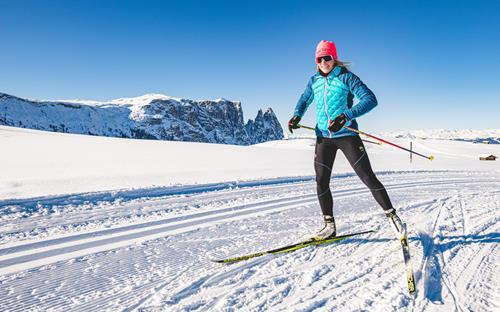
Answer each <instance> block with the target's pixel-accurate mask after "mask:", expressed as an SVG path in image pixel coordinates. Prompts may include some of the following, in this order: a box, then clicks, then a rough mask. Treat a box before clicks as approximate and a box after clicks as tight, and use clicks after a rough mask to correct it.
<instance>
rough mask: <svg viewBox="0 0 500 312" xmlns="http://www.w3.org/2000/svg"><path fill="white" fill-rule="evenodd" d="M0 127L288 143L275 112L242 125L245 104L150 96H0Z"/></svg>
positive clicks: (269, 109) (243, 143)
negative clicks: (100, 98) (104, 98)
mask: <svg viewBox="0 0 500 312" xmlns="http://www.w3.org/2000/svg"><path fill="white" fill-rule="evenodd" d="M0 125H8V126H15V127H22V128H31V129H39V130H49V131H56V132H65V133H76V134H91V135H98V136H111V137H122V138H138V139H157V140H170V141H192V142H207V143H224V144H236V145H249V144H255V143H261V142H266V141H269V140H279V139H282V138H283V129H282V128H281V125H280V123H279V122H278V119H277V118H276V115H275V114H274V112H273V110H272V109H271V108H268V109H267V110H266V111H265V112H264V113H263V112H262V111H261V110H259V112H258V114H257V117H256V118H255V120H249V121H248V122H247V124H245V123H244V121H243V110H242V108H241V103H240V102H234V101H228V100H225V99H218V100H215V101H209V100H207V101H195V100H189V99H180V98H173V97H169V96H166V95H162V94H146V95H144V96H140V97H136V98H122V99H116V100H112V101H109V102H96V101H83V100H64V101H38V100H28V99H22V98H18V97H15V96H12V95H8V94H4V93H0Z"/></svg>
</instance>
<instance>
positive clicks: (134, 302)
mask: <svg viewBox="0 0 500 312" xmlns="http://www.w3.org/2000/svg"><path fill="white" fill-rule="evenodd" d="M404 178H406V177H404ZM425 178H426V179H429V177H428V176H426V177H425ZM393 181H394V180H393ZM485 181H488V182H491V180H484V181H481V179H474V180H471V179H467V180H465V179H454V180H449V181H447V180H440V181H438V182H437V183H436V182H429V181H428V182H421V181H415V182H411V183H406V184H405V186H404V187H402V186H401V185H402V184H403V183H400V184H397V185H395V186H391V184H390V183H387V184H386V187H387V188H388V189H389V190H404V189H411V188H415V187H420V186H425V187H429V186H438V185H448V184H449V185H451V184H460V183H464V184H469V185H472V184H475V183H482V182H485ZM334 182H335V181H334ZM301 184H303V185H305V188H308V187H307V184H308V183H301ZM288 187H290V185H289V184H287V185H280V186H277V187H275V188H274V187H273V189H274V190H278V192H279V190H280V189H281V188H288ZM351 187H352V186H351ZM309 188H310V187H309ZM256 192H257V194H258V192H259V188H258V187H257V188H256V189H252V190H248V192H246V193H245V194H256ZM278 192H277V193H278ZM336 192H337V193H335V191H334V197H335V198H336V199H341V198H343V196H345V197H350V196H357V195H360V194H364V193H366V192H368V190H367V189H366V188H364V187H355V188H353V189H342V190H336ZM228 193H230V192H228ZM342 193H344V194H342ZM269 194H270V195H273V194H272V193H269ZM203 195H204V196H205V197H206V198H210V197H211V196H210V195H211V194H203ZM339 195H343V196H339ZM197 196H198V195H197ZM224 196H225V197H224ZM238 196H241V194H240V195H238ZM304 196H312V197H313V198H311V200H310V201H308V202H306V204H307V205H308V204H311V203H313V202H314V203H315V201H316V198H315V194H314V195H304ZM193 197H194V196H193ZM220 197H221V199H222V200H223V201H224V200H225V201H227V202H229V201H231V200H230V199H229V200H228V195H227V194H226V195H223V194H221V195H220ZM236 197H237V196H233V197H231V198H233V199H234V198H236ZM274 198H276V197H274ZM287 198H288V197H287ZM287 198H284V200H283V201H279V200H278V201H277V203H280V204H284V203H285V207H286V202H287V200H286V199H287ZM452 198H453V196H451V197H445V198H444V199H443V198H439V199H438V200H437V201H436V202H437V203H438V204H439V205H440V207H439V211H438V213H437V215H436V217H435V219H434V220H433V222H432V223H433V224H432V236H431V237H432V240H433V241H434V240H435V239H436V229H437V227H438V224H439V220H440V216H441V215H442V213H443V209H445V206H447V203H448V202H449V200H450V199H452ZM457 199H458V202H459V206H460V211H461V215H462V230H463V234H464V235H465V234H466V233H467V232H468V225H467V224H469V223H470V221H468V220H467V221H466V220H465V216H466V215H467V212H466V207H465V202H464V199H463V197H457ZM156 200H157V199H156ZM186 200H189V199H188V198H186ZM172 201H175V198H172ZM200 201H202V200H200ZM215 201H216V200H212V201H211V202H212V203H213V202H215ZM263 202H268V200H265V201H263ZM431 202H432V201H431ZM436 202H435V203H434V204H436ZM427 203H429V201H427ZM140 204H141V203H138V205H140ZM434 204H431V205H429V207H428V208H427V209H428V210H431V208H432V206H433V205H434ZM292 205H293V204H292ZM423 205H426V204H425V203H424V204H423ZM415 206H416V207H419V205H418V204H417V205H415ZM117 209H122V207H120V208H117ZM154 209H156V208H154ZM159 209H161V207H159ZM233 209H234V208H233ZM411 210H412V207H402V208H401V211H405V212H410V211H411ZM278 211H282V210H278ZM96 213H102V212H96ZM238 213H239V211H238V210H237V209H236V210H235V211H234V214H238ZM270 213H271V214H272V213H277V211H266V214H270ZM231 215H233V214H231ZM249 217H250V218H254V217H255V216H249ZM367 217H369V215H367ZM225 219H228V218H223V219H220V220H219V221H224V220H225ZM73 220H74V219H73ZM368 220H370V219H368ZM229 222H234V221H232V220H229ZM372 223H374V224H376V223H377V222H376V221H373V222H372ZM487 225H488V224H487ZM487 225H486V226H487ZM489 225H494V222H493V223H490V224H489ZM483 227H484V226H483ZM380 228H381V226H379V227H378V229H379V230H380ZM466 229H467V230H466ZM76 234H79V233H76ZM375 234H377V235H374V236H375V237H373V238H376V239H380V237H381V236H380V235H381V234H380V233H375ZM175 236H179V235H178V234H175ZM180 236H183V235H180ZM248 237H252V235H248ZM370 237H372V235H370ZM229 238H234V236H231V237H229V236H225V237H224V236H220V237H217V238H214V239H212V240H214V241H215V240H225V239H229ZM162 241H168V240H167V239H161V238H160V239H154V241H153V243H154V242H157V243H158V244H160V243H161V242H162ZM179 242H183V243H187V242H190V241H189V240H184V241H182V240H179V241H176V243H179ZM192 242H194V241H192ZM257 245H258V242H256V243H255V244H254V246H257ZM0 246H1V245H0ZM142 246H145V245H144V243H142V244H140V245H139V246H137V245H132V246H128V247H121V248H119V250H107V251H103V252H99V253H97V254H91V255H87V256H82V257H78V258H77V259H81V260H64V261H58V262H55V263H51V264H47V265H44V266H42V267H38V268H35V269H31V270H30V271H28V272H27V271H23V272H18V273H14V274H18V275H19V278H17V279H18V281H17V283H12V282H11V281H8V275H7V276H6V275H4V276H0V285H3V284H8V285H9V287H10V289H16V288H18V287H21V286H23V285H24V283H25V281H24V278H23V277H25V276H27V275H30V274H41V275H42V276H39V278H38V279H34V280H33V281H32V282H35V284H38V286H37V285H33V284H32V285H31V286H35V287H32V289H35V290H38V291H37V292H36V294H35V295H29V294H28V295H27V296H23V295H21V296H22V297H24V299H22V302H23V305H22V307H19V306H18V307H17V308H16V307H15V305H16V303H18V300H19V299H18V298H17V297H16V296H9V295H8V296H7V300H5V301H3V304H6V306H10V309H12V311H23V310H25V309H26V308H30V307H31V308H33V307H37V306H38V308H40V307H39V305H40V303H43V304H45V305H44V306H45V308H49V309H55V310H57V309H59V308H62V307H63V306H65V304H66V305H67V304H68V303H69V304H70V305H71V306H72V308H71V310H75V311H80V310H88V309H89V308H92V307H94V308H95V307H100V308H106V309H114V308H120V307H121V309H123V308H124V306H128V308H126V309H127V311H129V310H134V309H139V308H141V307H142V306H143V305H147V304H148V302H149V301H150V300H151V299H152V298H153V297H157V296H158V295H160V297H161V296H162V294H164V293H165V291H166V288H167V286H169V284H170V283H169V282H165V279H167V278H170V279H169V281H173V280H176V279H179V277H181V276H183V275H185V273H186V270H187V269H188V268H189V266H186V264H189V263H192V262H191V261H190V259H189V257H187V258H186V260H185V261H182V262H176V261H175V260H174V259H176V257H178V256H179V255H178V254H175V253H173V254H172V255H171V256H164V257H160V258H154V259H151V260H149V258H146V259H145V260H143V262H142V264H141V265H139V268H138V269H137V271H134V272H133V273H132V275H131V273H130V272H129V270H130V268H129V267H125V269H123V270H119V272H121V273H119V274H116V273H117V272H116V271H117V270H116V267H114V266H113V262H114V260H113V257H109V255H113V254H118V252H127V253H129V252H132V251H134V250H135V251H136V252H137V254H138V255H140V254H141V252H140V249H141V248H142ZM340 246H343V247H344V250H343V251H342V252H341V255H339V254H338V253H339V250H340V249H341V248H340ZM346 246H347V247H346ZM369 248H370V247H369V244H362V243H361V241H354V242H352V241H350V242H349V243H348V244H347V242H346V243H343V244H339V245H336V246H328V247H326V246H325V247H320V248H313V249H312V250H309V253H310V254H309V257H308V258H307V261H306V263H311V264H313V265H314V266H317V265H318V264H322V265H327V262H328V260H327V259H328V258H326V257H325V260H323V261H318V260H317V257H318V254H320V253H322V254H324V253H326V252H327V251H328V250H332V249H334V250H335V251H336V252H335V254H336V257H337V258H340V259H344V261H345V260H347V261H349V258H351V257H352V256H353V255H358V254H362V251H367V250H369ZM391 248H392V247H390V245H387V246H384V248H383V251H384V252H382V254H384V257H385V256H387V258H394V257H393V256H392V254H393V253H396V252H397V253H399V251H400V250H399V249H394V250H392V251H390V250H391ZM494 248H495V247H493V251H494V250H495V249H494ZM435 249H436V246H435V243H433V246H432V254H433V253H434V251H435ZM332 253H333V252H332ZM388 254H391V257H388ZM143 256H144V255H143ZM477 257H479V256H477ZM101 258H102V259H101ZM395 258H398V262H399V260H400V259H399V257H395ZM474 258H475V257H474ZM103 259H104V260H103ZM199 259H200V260H201V259H202V258H199ZM278 259H279V260H278ZM414 259H415V257H414ZM427 259H428V257H427ZM427 259H423V262H422V263H421V266H420V267H421V270H422V268H423V267H425V262H426V261H427ZM440 259H441V261H442V264H443V265H444V264H445V259H444V256H443V254H442V253H441V252H440ZM299 260H304V259H303V255H302V254H301V253H294V254H289V255H281V256H275V257H263V258H262V259H259V260H254V261H249V262H246V263H244V264H243V265H241V266H239V267H237V268H235V269H234V270H230V271H229V272H225V273H220V274H217V273H216V274H214V273H210V272H214V268H212V269H210V270H208V271H207V274H208V275H206V276H202V277H201V278H199V279H197V280H194V283H193V284H191V285H194V287H191V288H189V286H187V287H186V286H181V287H178V288H177V291H175V292H174V293H170V295H168V293H167V294H166V295H167V296H168V297H169V298H174V302H176V303H181V302H182V301H183V299H186V298H189V297H191V296H192V295H194V294H196V293H197V292H198V291H199V290H200V289H201V288H202V287H203V286H204V285H205V288H206V287H207V286H216V285H217V281H223V280H224V278H225V277H227V276H232V275H234V274H238V272H240V273H241V272H242V271H244V270H245V269H248V268H249V267H252V266H257V267H258V266H265V265H268V264H269V263H273V262H276V261H285V262H286V261H291V262H292V263H293V262H294V261H299ZM365 260H366V261H365V262H370V259H369V257H366V259H365ZM482 260H486V259H482ZM75 261H76V262H79V264H80V265H78V266H77V265H74V263H75ZM92 261H97V262H98V263H97V265H98V267H93V265H92ZM150 261H154V263H156V264H157V267H162V266H163V265H166V266H169V267H170V268H172V270H170V271H171V272H180V273H178V275H175V274H174V273H172V274H167V275H157V274H158V272H153V273H152V275H151V277H149V278H153V279H154V280H146V282H144V283H143V284H140V285H135V286H134V284H133V282H132V284H130V285H132V290H133V291H134V292H136V293H137V294H136V295H135V299H134V298H130V289H127V287H124V288H120V289H116V288H111V289H108V290H105V289H104V290H101V289H102V285H101V284H100V283H98V282H96V283H86V284H85V285H79V287H81V288H77V287H72V288H71V289H66V290H64V291H62V292H58V294H57V296H58V299H56V300H52V301H51V300H50V298H51V292H53V290H54V289H47V290H46V291H40V289H44V288H43V285H44V283H45V281H46V280H47V278H50V276H51V271H53V270H61V269H62V272H63V273H64V274H59V276H61V275H62V276H65V278H62V279H61V282H60V284H61V285H63V283H64V284H66V285H67V284H72V285H78V284H79V283H78V281H79V280H80V279H81V278H82V276H80V274H79V272H81V271H82V270H83V271H84V272H88V273H87V274H90V275H89V276H90V277H91V278H92V276H93V275H92V274H93V273H92V270H95V269H96V268H97V269H98V268H99V267H101V268H102V267H106V268H107V269H106V270H105V271H99V275H100V276H105V278H109V277H110V276H111V277H112V278H113V279H116V280H117V281H116V284H121V283H125V284H127V281H129V282H130V281H133V277H132V276H133V274H139V275H140V274H142V273H144V272H142V273H141V269H142V271H146V273H147V266H148V264H149V263H150ZM474 261H476V260H474V259H471V260H470V261H469V263H473V262H474ZM492 261H494V259H493V260H492ZM483 262H484V261H481V263H483ZM174 263H177V265H176V266H175V267H173V265H172V264H174ZM197 263H198V264H200V263H199V262H197ZM89 265H90V267H88V266H89ZM357 267H359V268H363V274H361V272H359V271H358V273H360V274H356V277H354V279H352V280H350V279H346V280H345V281H344V282H339V285H338V286H337V287H336V288H338V287H342V285H349V284H350V283H354V282H355V281H358V280H360V279H361V280H363V278H364V277H366V276H367V275H369V274H372V273H376V272H373V271H374V270H382V271H384V270H385V271H387V268H384V266H383V265H382V267H381V268H379V266H375V267H371V264H363V261H358V262H357ZM48 268H50V269H48ZM182 268H186V269H185V270H184V271H182V270H179V269H182ZM481 268H482V269H483V270H491V269H490V265H489V264H488V263H484V265H483V266H482V267H481ZM89 270H90V271H89ZM215 270H217V269H215ZM42 273H45V274H46V276H43V275H44V274H42ZM330 273H331V272H327V273H325V274H326V276H328V275H329V274H330ZM255 274H256V272H254V273H253V274H252V275H251V276H249V277H248V279H242V280H241V281H240V283H239V284H238V285H234V288H243V289H245V286H246V285H249V284H252V283H253V282H254V281H253V279H254V278H257V277H258V276H257V275H255ZM192 275H196V274H192ZM323 276H325V275H323ZM323 276H322V277H323ZM347 276H348V275H347ZM274 277H276V275H275V276H274ZM442 277H443V279H444V285H445V286H446V287H447V288H448V290H449V292H450V295H451V296H453V299H454V304H455V307H456V309H457V310H467V309H466V308H464V307H463V306H462V304H461V303H460V302H459V300H458V298H459V297H460V296H458V294H457V290H456V289H455V287H454V284H453V283H452V281H450V279H449V278H448V274H447V273H446V272H444V270H443V274H442ZM295 278H304V276H295ZM393 279H394V280H391V281H390V282H391V283H400V281H399V280H402V278H400V274H399V272H395V273H394V278H393ZM183 280H185V278H184V279H183ZM349 280H350V282H348V281H349ZM191 281H193V280H191ZM196 281H201V282H200V283H199V284H197V283H196ZM317 282H318V281H317ZM319 282H320V283H323V287H324V288H328V287H329V286H331V283H332V280H326V279H322V278H320V280H319ZM130 285H126V286H129V287H130ZM186 289H187V290H186ZM316 289H317V287H316ZM75 290H76V292H77V293H79V295H78V296H77V297H79V298H87V297H86V296H85V295H88V294H94V295H97V296H98V295H99V294H100V295H101V296H100V298H92V297H90V302H89V301H87V302H81V303H80V304H75V302H73V301H72V300H74V299H72V295H73V294H74V293H75ZM183 290H184V292H183ZM298 290H302V289H300V288H298V287H292V288H291V289H288V291H286V292H285V293H283V294H282V296H281V297H280V296H279V294H277V295H276V296H277V297H273V298H277V299H276V300H278V301H277V302H275V304H278V303H279V304H283V303H286V302H288V301H287V299H290V300H293V299H292V298H293V294H294V293H295V292H297V291H298ZM12 291H14V290H11V291H10V292H12ZM279 291H280V289H278V292H279ZM96 292H97V293H96ZM103 294H104V295H103ZM105 294H108V295H111V297H108V296H105ZM232 295H234V292H233V291H232V292H229V293H227V294H222V295H221V297H220V298H216V299H215V300H213V301H212V302H211V303H210V304H211V306H212V307H213V306H219V304H221V303H222V302H224V300H226V301H227V299H228V298H230V297H231V296H232ZM17 296H19V293H18V294H17ZM98 297H99V296H98ZM127 297H128V299H127V300H126V298H127ZM27 298H30V299H27ZM42 298H43V300H44V302H40V301H41V300H42ZM137 298H140V299H137ZM9 299H11V300H9ZM87 299H89V298H87ZM45 300H47V302H45ZM83 300H85V299H83ZM320 301H321V300H320ZM109 302H114V303H113V304H114V305H111V306H110V305H109ZM163 303H165V302H164V300H163ZM106 304H108V305H107V306H106ZM261 307H267V305H266V302H264V303H261ZM229 308H231V307H229Z"/></svg>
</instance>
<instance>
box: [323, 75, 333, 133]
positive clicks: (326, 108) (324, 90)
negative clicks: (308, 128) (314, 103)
mask: <svg viewBox="0 0 500 312" xmlns="http://www.w3.org/2000/svg"><path fill="white" fill-rule="evenodd" d="M325 79H326V83H325V87H324V88H323V107H324V108H325V114H326V117H327V118H328V123H327V124H326V127H327V130H328V137H330V138H331V137H332V132H331V131H330V129H328V127H329V126H330V115H328V107H327V106H326V90H327V87H328V77H325Z"/></svg>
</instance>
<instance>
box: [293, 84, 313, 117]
mask: <svg viewBox="0 0 500 312" xmlns="http://www.w3.org/2000/svg"><path fill="white" fill-rule="evenodd" d="M312 81H313V78H311V79H309V82H308V83H307V87H306V90H305V91H304V93H302V95H301V96H300V98H299V101H298V102H297V105H296V106H295V111H294V112H293V115H294V116H299V117H300V118H302V117H303V116H304V114H305V112H306V110H307V108H308V107H309V105H311V103H312V101H313V98H314V93H313V90H312Z"/></svg>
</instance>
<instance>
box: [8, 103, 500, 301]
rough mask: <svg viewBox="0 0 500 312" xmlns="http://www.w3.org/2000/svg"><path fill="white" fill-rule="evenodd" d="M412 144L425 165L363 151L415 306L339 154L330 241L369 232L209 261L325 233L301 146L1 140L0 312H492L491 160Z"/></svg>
mask: <svg viewBox="0 0 500 312" xmlns="http://www.w3.org/2000/svg"><path fill="white" fill-rule="evenodd" d="M97 105H100V104H97ZM393 141H394V142H395V143H397V144H400V145H403V146H408V145H409V141H410V140H409V139H405V138H394V139H393ZM411 141H412V142H413V147H414V150H415V151H418V152H421V153H424V154H433V155H434V156H435V160H434V161H432V162H431V161H429V160H427V159H424V158H422V157H414V158H413V162H412V163H410V162H409V157H408V154H407V153H406V152H403V151H401V150H398V149H394V148H393V147H390V146H387V145H380V146H379V145H373V144H366V145H365V148H366V150H367V153H368V155H369V157H370V160H371V163H372V166H373V168H374V170H375V171H376V172H377V175H378V178H379V179H380V180H381V181H382V183H383V184H384V185H385V187H386V188H387V190H388V193H389V195H390V197H391V200H392V202H393V204H394V206H395V208H396V209H397V210H398V211H399V215H400V216H401V218H402V219H403V220H404V221H405V222H406V223H407V225H408V232H409V245H410V249H411V253H412V262H413V267H414V271H415V277H416V285H417V294H416V296H415V297H412V296H410V295H409V294H408V291H407V290H406V281H405V271H404V270H405V268H404V266H403V259H402V254H401V248H400V246H399V242H398V241H397V240H396V239H395V238H394V235H393V233H392V231H391V230H390V228H389V224H388V222H387V220H386V218H385V216H384V215H383V212H382V211H381V209H380V207H379V206H378V205H377V203H376V202H375V200H374V199H373V197H372V196H371V193H370V191H369V190H368V189H367V188H366V187H365V186H364V185H363V184H362V183H361V181H360V180H359V178H358V177H357V176H356V175H355V174H354V173H353V171H352V169H351V167H350V166H349V164H348V163H347V161H346V159H345V158H344V157H343V155H342V154H341V153H339V154H338V155H337V162H336V164H335V167H334V176H333V178H332V180H331V187H332V193H333V197H334V213H335V216H336V222H337V230H338V232H339V233H341V234H345V233H352V232H358V231H364V230H374V231H375V232H374V233H370V234H367V235H363V236H358V237H356V238H351V239H347V240H345V241H343V242H340V243H334V244H331V245H326V246H322V247H308V248H305V249H301V250H298V251H296V252H294V253H289V254H282V255H273V256H263V257H260V258H256V259H253V260H248V261H243V262H240V263H237V264H234V265H221V264H217V263H213V262H211V261H210V259H221V258H226V257H231V256H236V255H243V254H247V253H251V252H257V251H262V250H266V249H269V248H276V247H280V246H282V245H285V244H289V243H290V242H294V241H297V240H298V239H301V238H303V237H305V236H308V235H311V234H312V233H314V232H315V231H316V230H318V229H319V228H320V227H321V226H322V224H321V213H320V208H319V206H318V203H317V195H316V184H315V181H314V169H313V168H314V167H313V157H314V140H312V139H309V138H302V139H295V140H278V141H269V142H265V143H261V144H257V145H250V146H235V145H226V144H206V143H193V142H172V141H156V140H131V139H120V138H110V137H97V136H87V135H75V134H63V133H55V132H45V131H37V130H29V129H22V128H15V127H6V126H0V146H2V153H0V172H1V173H2V174H1V175H0V298H1V303H0V305H1V308H0V309H1V310H2V311H4V310H5V311H48V310H50V311H124V310H125V311H497V310H499V309H500V304H499V302H498V293H499V289H500V288H499V287H500V284H499V282H498V281H499V278H498V272H500V261H499V251H500V234H499V233H500V193H499V191H498V190H499V188H500V162H499V161H498V160H497V161H480V160H479V159H478V155H480V154H493V155H497V156H500V145H495V144H491V145H483V144H471V143H469V142H460V141H450V140H435V139H425V140H423V139H418V138H412V139H411ZM200 153H202V156H203V157H200Z"/></svg>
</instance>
